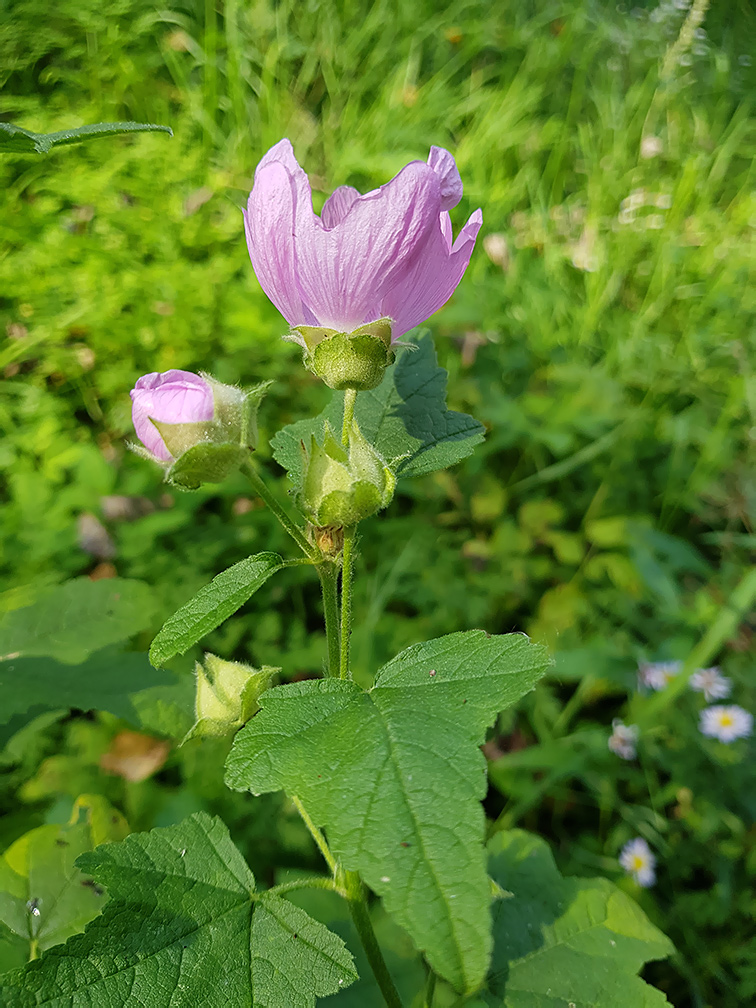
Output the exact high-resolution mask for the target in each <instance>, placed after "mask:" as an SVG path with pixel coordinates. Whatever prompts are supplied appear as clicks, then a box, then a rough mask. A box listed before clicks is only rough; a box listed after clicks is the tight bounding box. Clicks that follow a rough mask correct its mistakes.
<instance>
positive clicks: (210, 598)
mask: <svg viewBox="0 0 756 1008" xmlns="http://www.w3.org/2000/svg"><path fill="white" fill-rule="evenodd" d="M282 566H283V560H282V559H281V557H280V556H279V555H278V554H277V553H257V554H256V555H255V556H251V557H247V558H246V559H245V560H240V561H239V562H238V563H235V564H234V565H233V567H229V568H227V569H226V570H224V571H222V572H221V573H220V574H218V575H217V576H216V577H214V578H213V580H212V581H211V582H210V584H208V585H205V587H204V588H202V589H201V590H200V591H199V592H198V593H197V594H196V595H195V596H194V598H193V599H190V600H189V602H187V603H186V605H183V606H182V607H181V608H180V609H179V610H178V612H175V613H174V614H173V616H171V617H170V619H169V620H168V621H167V622H166V623H165V625H164V626H163V628H162V630H160V632H159V633H158V635H157V636H156V637H155V639H154V640H153V642H152V646H151V647H150V661H151V662H152V664H153V665H155V666H159V665H162V664H163V663H164V662H166V661H168V660H169V658H173V657H174V655H177V654H184V652H185V651H188V650H189V648H190V647H191V646H192V645H193V644H196V643H197V641H198V640H200V639H201V638H202V637H204V636H205V634H208V633H210V631H211V630H214V629H215V628H216V627H217V626H220V624H221V623H222V622H223V621H224V620H226V619H228V617H229V616H231V615H233V613H235V612H236V610H237V609H239V608H240V606H243V605H244V603H245V602H246V601H247V600H248V599H249V598H251V597H252V595H253V594H254V593H255V592H256V591H257V589H258V588H259V587H260V586H261V585H263V584H265V582H266V581H267V580H268V578H269V577H270V576H271V575H272V574H275V572H276V571H278V570H280V569H281V568H282Z"/></svg>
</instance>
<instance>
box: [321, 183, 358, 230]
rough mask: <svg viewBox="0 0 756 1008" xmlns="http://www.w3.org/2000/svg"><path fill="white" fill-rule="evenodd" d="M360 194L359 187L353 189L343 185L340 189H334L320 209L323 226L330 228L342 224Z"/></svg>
mask: <svg viewBox="0 0 756 1008" xmlns="http://www.w3.org/2000/svg"><path fill="white" fill-rule="evenodd" d="M360 196H361V193H359V192H358V191H357V189H353V188H352V186H348V185H343V186H339V188H338V189H334V191H333V192H332V193H331V195H330V196H329V197H328V199H327V200H326V201H325V203H324V204H323V209H322V210H321V211H320V219H321V220H322V221H323V227H325V228H328V229H329V230H330V229H331V228H334V227H336V225H337V224H340V223H341V221H342V220H343V219H344V218H345V217H346V215H347V214H348V213H349V210H350V208H351V206H352V204H353V203H354V201H355V200H356V199H359V198H360Z"/></svg>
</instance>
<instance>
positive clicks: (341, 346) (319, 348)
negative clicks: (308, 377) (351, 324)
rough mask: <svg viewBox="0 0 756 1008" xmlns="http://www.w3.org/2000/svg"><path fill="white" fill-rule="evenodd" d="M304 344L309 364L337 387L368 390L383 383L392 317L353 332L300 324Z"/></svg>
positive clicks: (388, 361) (390, 353)
mask: <svg viewBox="0 0 756 1008" xmlns="http://www.w3.org/2000/svg"><path fill="white" fill-rule="evenodd" d="M295 331H296V332H297V333H298V334H299V337H300V340H301V342H302V343H304V347H305V351H304V363H305V366H306V367H308V368H309V369H310V371H312V372H313V374H316V375H317V376H318V377H319V378H322V379H323V381H324V382H325V383H326V385H328V386H330V387H331V388H333V389H342V390H343V389H356V390H357V391H365V390H366V389H371V388H375V387H376V385H379V384H380V382H381V380H382V378H383V373H384V371H385V370H386V368H387V367H388V365H389V364H393V363H394V353H393V351H392V349H391V320H390V319H387V318H384V319H378V320H377V321H376V322H371V323H369V324H368V325H364V326H360V327H359V329H355V330H354V332H351V333H341V332H337V331H336V330H335V329H325V328H320V327H318V326H297V327H296V329H295Z"/></svg>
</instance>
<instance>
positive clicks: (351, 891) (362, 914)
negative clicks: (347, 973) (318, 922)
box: [341, 871, 402, 1008]
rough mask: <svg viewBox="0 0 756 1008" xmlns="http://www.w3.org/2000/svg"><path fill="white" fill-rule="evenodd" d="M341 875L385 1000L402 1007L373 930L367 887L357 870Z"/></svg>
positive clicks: (349, 904) (366, 951) (351, 909)
mask: <svg viewBox="0 0 756 1008" xmlns="http://www.w3.org/2000/svg"><path fill="white" fill-rule="evenodd" d="M341 877H342V880H343V883H344V888H345V889H346V894H347V896H346V898H347V904H348V906H349V912H350V913H351V915H352V920H353V922H354V926H355V928H356V929H357V934H358V935H359V936H360V941H361V942H362V947H363V948H364V949H365V955H366V956H367V960H368V962H369V963H370V968H371V969H372V971H373V975H374V976H375V979H376V982H377V984H378V986H379V987H380V989H381V994H383V1000H384V1001H385V1002H386V1004H387V1005H388V1006H389V1008H402V1001H401V998H400V997H399V992H398V991H397V989H396V987H395V986H394V981H393V980H392V979H391V974H390V973H389V971H388V966H387V965H386V960H385V959H384V958H383V953H382V952H381V949H380V946H379V945H378V940H377V938H376V937H375V931H373V924H372V922H371V920H370V912H369V910H368V904H367V898H366V896H365V887H364V886H363V884H362V880H361V879H360V876H359V875H358V874H357V872H351V871H342V872H341Z"/></svg>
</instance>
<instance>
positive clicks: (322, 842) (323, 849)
mask: <svg viewBox="0 0 756 1008" xmlns="http://www.w3.org/2000/svg"><path fill="white" fill-rule="evenodd" d="M291 800H292V801H293V802H294V807H295V808H296V810H297V812H299V814H300V815H301V817H302V822H303V823H304V824H305V826H306V827H307V829H308V830H309V831H310V836H311V837H312V839H313V840H314V841H315V843H316V844H317V847H318V850H319V851H320V853H321V854H322V855H323V857H324V859H325V863H326V864H327V865H328V867H329V868H330V869H331V872H332V873H333V874H334V875H335V874H336V868H337V864H336V858H335V857H334V856H333V854H331V850H330V848H329V846H328V844H327V843H326V838H325V837H324V836H323V834H322V833H321V832H320V830H319V829H318V827H317V826H316V825H315V823H314V822H313V821H312V819H310V816H309V815H308V813H307V809H306V808H305V807H304V805H303V804H302V802H301V801H300V800H299V798H297V796H296V795H292V797H291Z"/></svg>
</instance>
